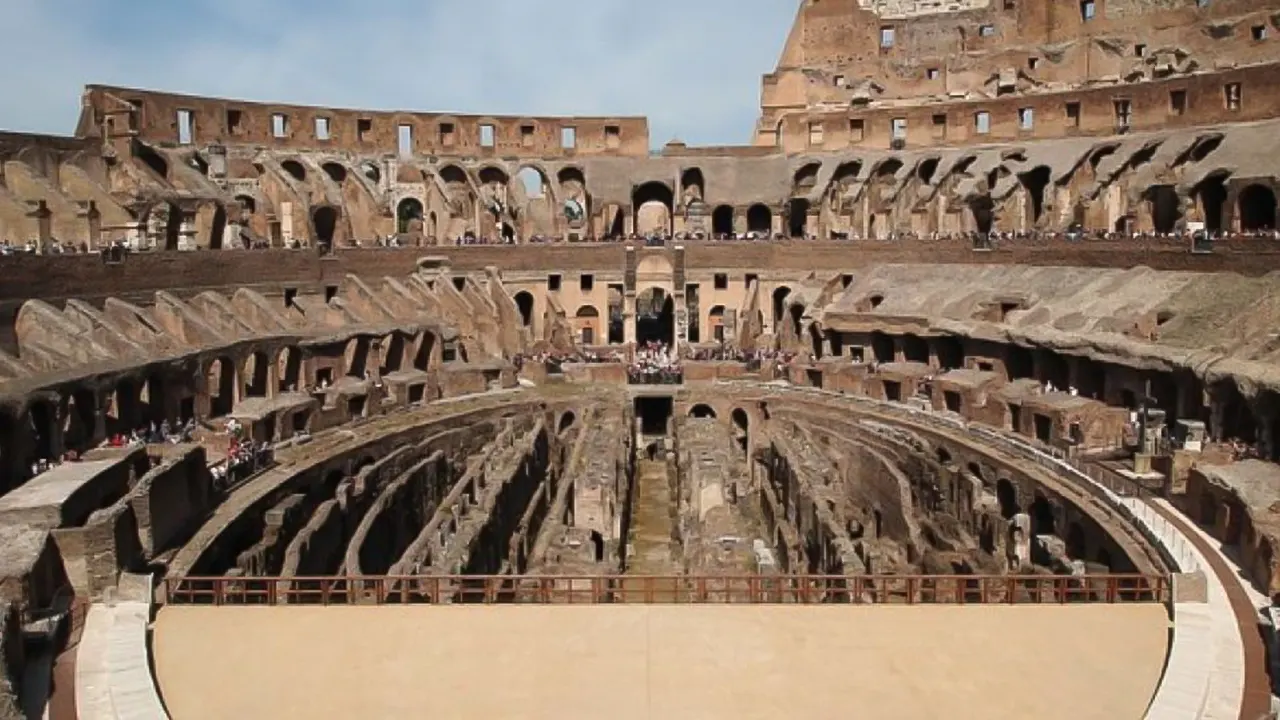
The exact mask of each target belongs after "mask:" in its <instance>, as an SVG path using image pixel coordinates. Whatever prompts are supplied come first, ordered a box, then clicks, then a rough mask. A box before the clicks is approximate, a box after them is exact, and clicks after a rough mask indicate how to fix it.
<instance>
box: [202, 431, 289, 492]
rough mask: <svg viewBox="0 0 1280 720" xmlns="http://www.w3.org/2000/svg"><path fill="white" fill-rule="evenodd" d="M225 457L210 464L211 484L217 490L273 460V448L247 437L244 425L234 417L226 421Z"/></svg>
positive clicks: (223, 488) (234, 482)
mask: <svg viewBox="0 0 1280 720" xmlns="http://www.w3.org/2000/svg"><path fill="white" fill-rule="evenodd" d="M226 429H227V434H228V435H230V436H231V437H230V439H229V440H228V442H227V457H226V459H225V460H223V461H222V462H219V463H215V464H214V465H212V466H210V468H209V471H210V473H212V474H213V486H214V488H215V489H217V490H219V491H224V490H227V489H228V488H230V487H233V486H234V485H236V484H237V483H239V482H240V481H241V480H244V479H245V478H247V477H249V476H251V475H253V474H255V473H257V472H258V471H259V470H262V469H263V468H266V467H268V466H270V465H271V464H272V463H273V462H275V448H274V447H273V446H272V445H271V443H268V442H259V441H256V440H254V439H252V438H249V437H247V435H246V430H245V427H244V425H242V424H241V423H240V422H239V421H238V420H236V419H235V418H231V419H230V420H228V421H227V426H226Z"/></svg>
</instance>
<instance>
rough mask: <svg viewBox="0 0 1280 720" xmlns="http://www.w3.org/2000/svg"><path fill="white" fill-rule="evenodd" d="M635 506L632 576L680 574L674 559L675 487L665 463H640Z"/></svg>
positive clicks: (629, 564)
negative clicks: (672, 550)
mask: <svg viewBox="0 0 1280 720" xmlns="http://www.w3.org/2000/svg"><path fill="white" fill-rule="evenodd" d="M636 483H637V484H638V487H637V488H636V497H635V505H634V506H633V507H632V509H631V535H630V538H629V544H630V546H631V547H630V552H631V554H630V555H629V556H628V557H627V574H628V575H673V574H678V573H679V572H680V568H679V567H678V566H677V565H676V563H675V561H674V558H672V557H671V544H672V542H674V540H673V537H672V535H673V532H674V530H675V526H674V521H673V518H672V512H673V509H672V502H671V485H670V479H669V478H668V477H667V463H666V461H665V460H638V461H637V462H636Z"/></svg>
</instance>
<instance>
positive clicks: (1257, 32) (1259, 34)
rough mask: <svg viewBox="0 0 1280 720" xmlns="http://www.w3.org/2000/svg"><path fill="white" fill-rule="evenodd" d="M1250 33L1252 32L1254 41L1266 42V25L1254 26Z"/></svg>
mask: <svg viewBox="0 0 1280 720" xmlns="http://www.w3.org/2000/svg"><path fill="white" fill-rule="evenodd" d="M1249 32H1250V33H1252V35H1253V39H1254V40H1266V39H1267V26H1266V25H1254V26H1253V27H1252V28H1250V29H1249Z"/></svg>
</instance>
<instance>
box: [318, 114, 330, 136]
mask: <svg viewBox="0 0 1280 720" xmlns="http://www.w3.org/2000/svg"><path fill="white" fill-rule="evenodd" d="M316 139H317V140H328V139H329V118H326V117H318V118H316Z"/></svg>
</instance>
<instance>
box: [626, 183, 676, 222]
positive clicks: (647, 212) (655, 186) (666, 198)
mask: <svg viewBox="0 0 1280 720" xmlns="http://www.w3.org/2000/svg"><path fill="white" fill-rule="evenodd" d="M631 213H632V222H633V223H634V224H633V225H632V227H634V228H635V231H636V233H638V234H648V233H653V232H657V233H662V234H666V235H670V234H671V233H672V228H673V227H674V225H673V224H672V223H673V222H674V217H675V215H674V213H675V193H674V191H672V189H671V186H670V185H669V184H667V183H666V182H664V181H661V180H650V181H648V182H645V183H642V184H640V185H637V186H635V187H633V188H632V190H631Z"/></svg>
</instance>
